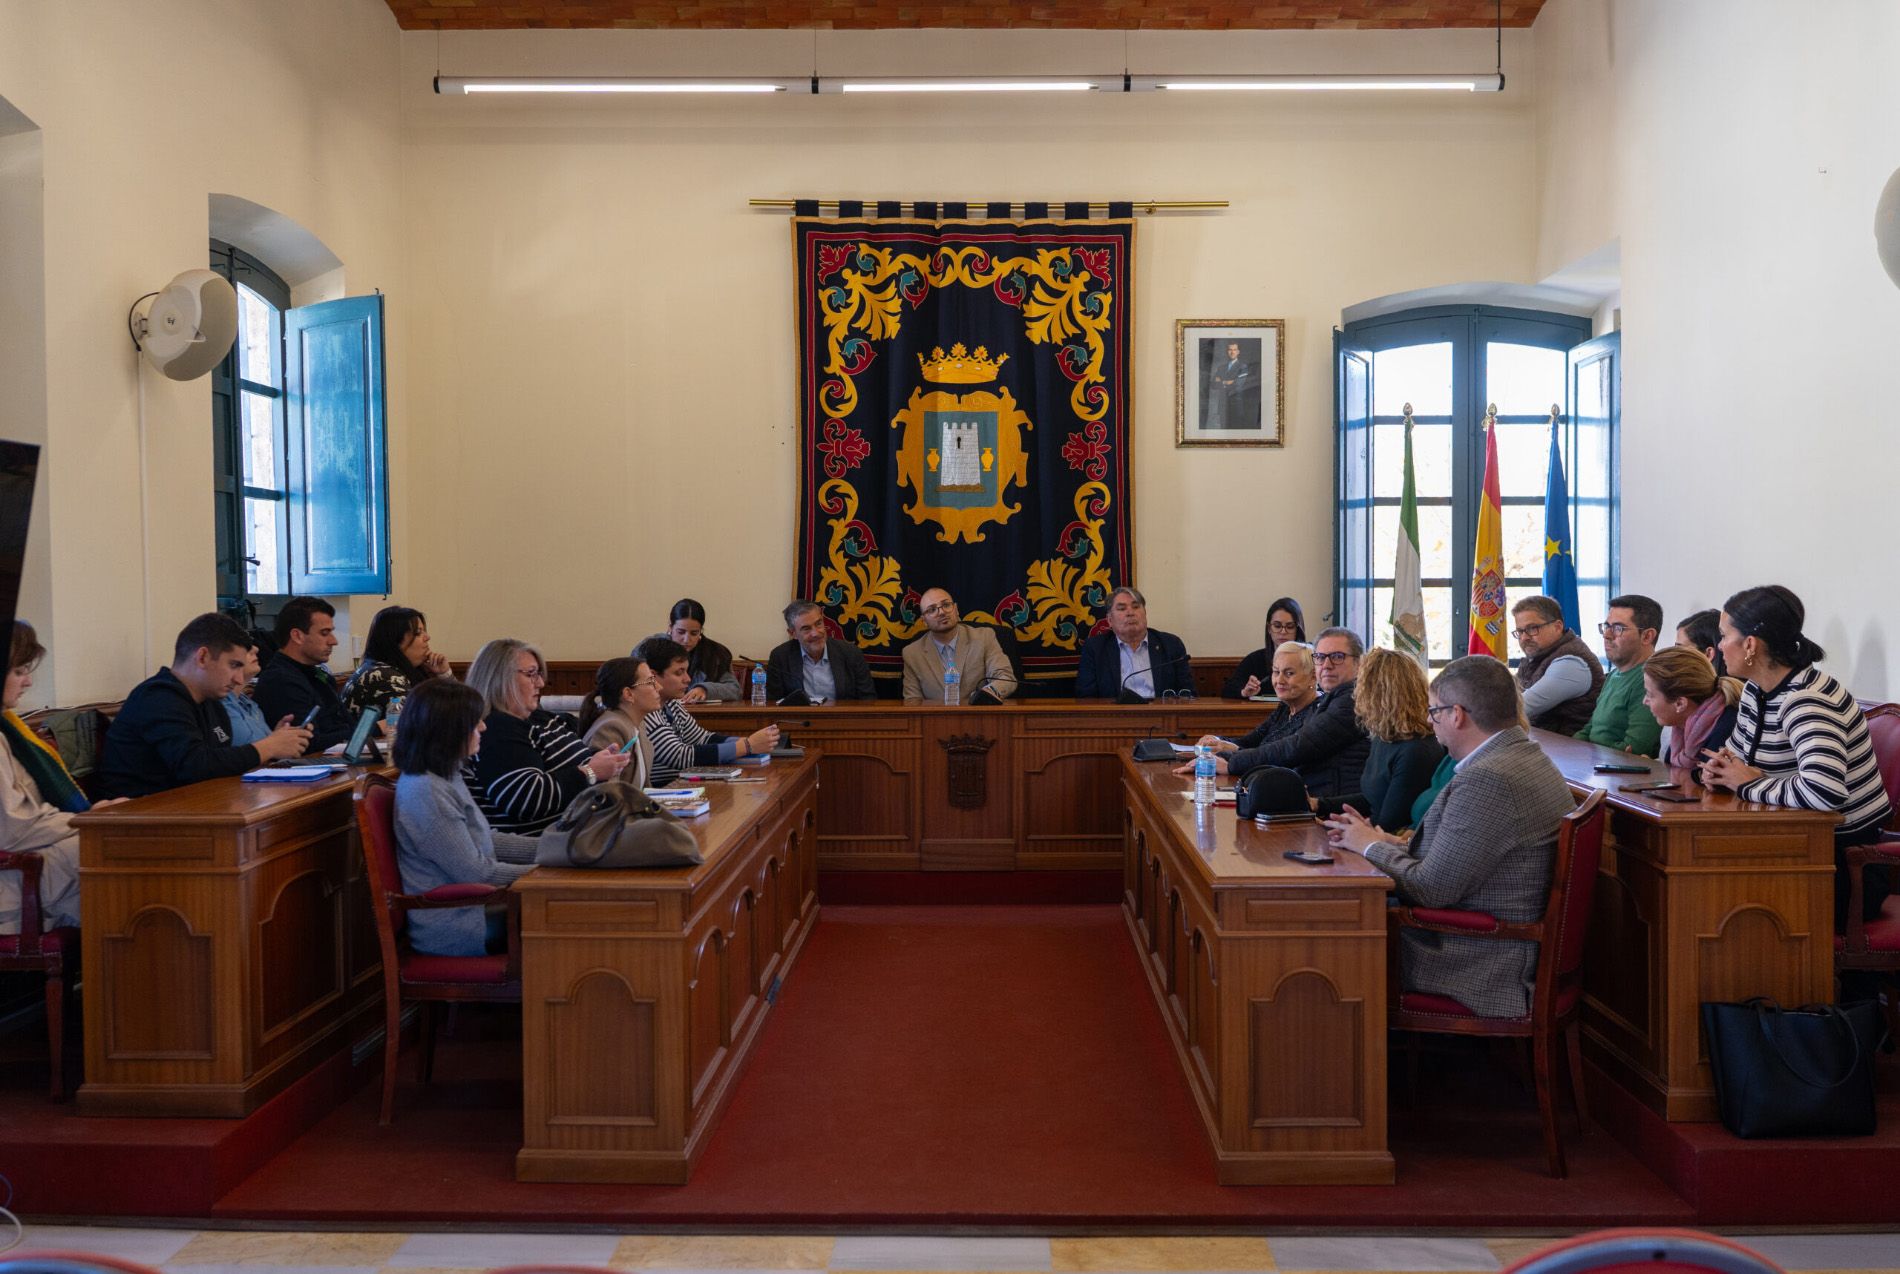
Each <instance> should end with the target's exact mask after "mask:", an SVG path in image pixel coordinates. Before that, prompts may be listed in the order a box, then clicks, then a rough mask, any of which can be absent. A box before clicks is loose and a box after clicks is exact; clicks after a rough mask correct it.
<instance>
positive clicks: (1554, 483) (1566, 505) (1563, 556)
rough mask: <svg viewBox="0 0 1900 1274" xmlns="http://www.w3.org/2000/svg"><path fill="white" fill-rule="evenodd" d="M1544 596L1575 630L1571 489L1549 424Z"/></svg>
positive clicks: (1552, 425) (1553, 428)
mask: <svg viewBox="0 0 1900 1274" xmlns="http://www.w3.org/2000/svg"><path fill="white" fill-rule="evenodd" d="M1544 596H1546V597H1550V598H1554V599H1555V600H1556V602H1557V604H1558V605H1559V606H1561V607H1563V608H1564V625H1565V626H1566V627H1568V628H1569V629H1570V631H1571V632H1573V633H1574V632H1576V631H1577V624H1578V615H1577V553H1576V548H1575V546H1574V545H1573V544H1572V542H1571V536H1570V486H1569V484H1568V483H1566V482H1565V481H1564V458H1563V453H1562V452H1560V451H1559V450H1558V449H1557V422H1556V421H1555V420H1552V421H1551V422H1550V475H1549V476H1548V477H1547V478H1546V479H1545V480H1544Z"/></svg>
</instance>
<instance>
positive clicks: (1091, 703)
mask: <svg viewBox="0 0 1900 1274" xmlns="http://www.w3.org/2000/svg"><path fill="white" fill-rule="evenodd" d="M1272 711H1273V705H1272V704H1260V703H1240V702H1233V701H1224V700H1219V699H1200V700H1191V701H1188V702H1186V703H1172V702H1170V703H1161V704H1148V705H1129V706H1121V705H1117V704H1113V703H1106V702H1103V701H1100V700H1074V699H1030V700H1024V701H1020V702H1019V701H1015V700H1010V701H1006V702H1005V703H1004V704H1002V705H1001V706H1000V707H976V706H964V707H958V708H946V707H944V706H943V705H941V704H920V705H911V706H906V705H904V704H902V703H895V702H891V701H888V700H873V701H870V702H860V703H840V704H828V705H826V706H824V707H820V708H772V707H765V708H755V707H753V706H752V705H750V704H695V705H694V706H693V708H692V714H693V717H694V719H695V720H697V721H699V722H700V723H701V724H702V725H704V726H705V727H706V728H707V729H709V730H715V731H718V732H720V733H723V734H742V733H746V732H749V731H752V730H756V729H758V728H759V727H760V726H762V725H767V724H770V723H774V722H776V723H778V724H780V725H782V726H785V727H787V728H788V729H789V730H790V732H791V735H792V738H793V741H794V742H796V743H800V744H812V745H815V746H816V747H818V748H820V749H822V750H823V753H824V759H823V761H822V763H821V773H822V775H823V780H824V781H823V783H822V785H821V786H820V789H819V796H818V802H819V804H818V866H819V869H820V870H823V871H919V870H922V871H1012V870H1013V871H1037V870H1070V871H1075V870H1083V871H1116V870H1118V869H1119V868H1120V866H1121V855H1122V824H1121V806H1122V801H1121V796H1120V783H1121V769H1120V758H1121V757H1122V756H1123V755H1124V754H1125V753H1126V752H1127V751H1128V748H1129V746H1130V745H1131V744H1132V743H1133V742H1134V741H1135V740H1136V739H1140V738H1143V737H1145V736H1147V735H1150V734H1154V735H1160V736H1163V737H1167V738H1177V737H1179V738H1182V739H1185V740H1187V741H1192V740H1193V739H1196V738H1199V737H1200V736H1201V735H1203V734H1209V733H1213V734H1235V735H1238V734H1244V733H1245V732H1246V731H1248V730H1251V729H1252V728H1253V727H1254V726H1256V725H1258V724H1259V723H1260V722H1262V721H1264V720H1265V719H1266V718H1267V716H1268V715H1269V714H1270V713H1271V712H1272Z"/></svg>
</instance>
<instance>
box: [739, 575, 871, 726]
mask: <svg viewBox="0 0 1900 1274" xmlns="http://www.w3.org/2000/svg"><path fill="white" fill-rule="evenodd" d="M785 631H786V632H787V633H789V634H790V635H791V640H790V641H787V642H781V643H780V644H779V645H778V646H776V647H774V648H773V650H772V653H771V654H770V655H769V656H767V658H766V661H765V697H766V698H767V699H769V700H771V701H772V702H773V703H783V702H784V701H785V700H786V699H787V698H790V697H792V696H794V695H802V696H804V701H805V702H807V703H835V702H837V701H839V700H841V699H875V698H877V687H876V686H875V685H873V684H872V682H871V667H870V665H869V664H867V663H865V662H864V655H863V652H861V651H860V650H859V649H858V648H857V647H856V646H853V645H852V644H851V643H850V642H848V641H839V640H838V639H837V638H836V637H833V636H831V635H830V634H829V633H828V632H826V631H825V612H824V610H823V608H821V607H820V606H819V605H818V603H817V602H809V601H806V600H804V599H803V598H800V599H799V600H798V601H795V602H793V603H792V604H791V605H790V606H787V607H786V608H785Z"/></svg>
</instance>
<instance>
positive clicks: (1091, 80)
mask: <svg viewBox="0 0 1900 1274" xmlns="http://www.w3.org/2000/svg"><path fill="white" fill-rule="evenodd" d="M1121 89H1122V77H1121V76H1119V75H1110V76H1068V77H1062V76H1054V75H1019V76H1014V77H992V76H976V75H968V76H959V75H947V76H943V77H941V78H937V79H931V78H928V77H919V76H892V77H888V78H884V79H846V78H842V77H835V76H825V77H822V78H820V79H819V81H818V91H819V92H820V93H1093V92H1098V91H1102V90H1111V91H1114V92H1120V91H1121Z"/></svg>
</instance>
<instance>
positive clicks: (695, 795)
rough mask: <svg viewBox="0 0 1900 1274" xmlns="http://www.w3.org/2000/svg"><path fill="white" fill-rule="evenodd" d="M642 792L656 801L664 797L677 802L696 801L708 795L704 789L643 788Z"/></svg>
mask: <svg viewBox="0 0 1900 1274" xmlns="http://www.w3.org/2000/svg"><path fill="white" fill-rule="evenodd" d="M640 790H641V791H642V792H645V793H646V794H647V795H648V796H650V797H652V798H653V799H654V800H656V801H657V800H660V799H661V798H662V797H666V798H670V799H672V800H676V801H686V800H693V801H696V800H698V799H699V798H700V797H702V796H704V795H706V789H705V788H703V787H643V788H641V789H640Z"/></svg>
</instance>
